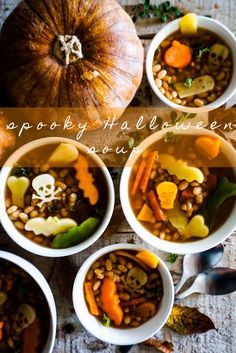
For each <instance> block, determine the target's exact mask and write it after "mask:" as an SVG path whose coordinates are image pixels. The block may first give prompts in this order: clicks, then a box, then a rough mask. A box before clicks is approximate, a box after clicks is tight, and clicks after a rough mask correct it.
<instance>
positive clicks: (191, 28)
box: [179, 13, 198, 35]
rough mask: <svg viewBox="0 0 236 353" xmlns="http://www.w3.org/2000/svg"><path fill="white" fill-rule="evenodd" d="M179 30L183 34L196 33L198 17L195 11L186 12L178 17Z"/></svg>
mask: <svg viewBox="0 0 236 353" xmlns="http://www.w3.org/2000/svg"><path fill="white" fill-rule="evenodd" d="M179 24H180V31H181V33H182V34H183V35H195V34H197V27H198V17H197V15H196V14H195V13H187V14H186V15H185V16H183V17H182V18H181V19H180V23H179Z"/></svg>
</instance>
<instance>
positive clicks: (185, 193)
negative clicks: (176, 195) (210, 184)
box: [181, 188, 194, 199]
mask: <svg viewBox="0 0 236 353" xmlns="http://www.w3.org/2000/svg"><path fill="white" fill-rule="evenodd" d="M181 196H182V197H183V198H185V199H189V198H191V197H194V194H193V190H192V189H191V188H187V189H185V190H184V191H183V192H182V194H181Z"/></svg>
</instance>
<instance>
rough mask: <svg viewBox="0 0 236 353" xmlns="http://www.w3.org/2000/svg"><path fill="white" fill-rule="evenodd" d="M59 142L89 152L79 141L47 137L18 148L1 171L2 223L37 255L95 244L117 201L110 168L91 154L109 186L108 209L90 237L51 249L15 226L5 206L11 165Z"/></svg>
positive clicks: (56, 254) (70, 251)
mask: <svg viewBox="0 0 236 353" xmlns="http://www.w3.org/2000/svg"><path fill="white" fill-rule="evenodd" d="M58 142H59V143H62V142H66V143H71V144H73V145H75V146H76V147H77V148H78V149H79V150H80V151H82V152H83V153H85V154H86V153H87V147H86V146H85V145H83V144H81V143H79V142H77V141H74V140H71V139H67V138H62V137H46V138H42V139H39V140H35V141H32V142H29V143H27V144H26V145H24V146H22V147H20V148H19V149H18V150H16V151H15V152H14V153H13V154H12V155H11V156H10V158H9V159H8V160H7V161H6V162H5V164H4V166H3V167H2V170H1V173H0V221H1V223H2V226H3V228H4V229H5V231H6V232H7V234H8V235H9V236H10V237H11V238H12V239H13V240H14V241H15V242H16V243H17V244H18V245H20V246H21V247H22V248H24V249H25V250H28V251H30V252H32V253H34V254H37V255H41V256H48V257H61V256H68V255H72V254H76V253H78V252H80V251H82V250H84V249H86V248H88V247H89V246H90V245H91V244H93V243H94V242H95V241H96V240H97V239H98V238H99V237H100V236H101V235H102V234H103V233H104V231H105V229H106V228H107V226H108V224H109V222H110V219H111V216H112V213H113V209H114V202H115V193H114V186H113V182H112V178H111V176H110V174H109V172H108V169H107V168H106V166H105V164H104V163H103V161H102V160H101V159H100V158H99V157H98V156H97V155H96V154H90V155H89V156H90V158H92V159H93V160H94V161H95V163H96V165H98V166H99V167H100V168H101V169H102V172H103V174H104V177H105V180H106V183H107V188H108V203H107V210H106V213H105V215H104V218H103V221H102V222H101V224H100V225H99V227H98V229H97V230H96V231H95V233H94V234H93V235H91V236H90V237H89V238H88V239H86V240H85V241H83V242H82V243H80V244H77V245H75V246H73V247H70V248H67V249H51V248H46V247H43V246H41V245H38V244H36V243H34V242H33V241H31V240H29V239H28V238H26V237H25V236H24V235H22V234H21V233H20V232H19V231H18V230H17V229H16V228H15V226H14V224H13V222H12V221H11V220H10V218H9V217H8V215H7V212H6V206H5V189H6V182H7V178H8V176H9V174H10V172H11V169H12V168H11V166H12V165H13V164H14V163H15V161H17V160H19V158H20V157H22V156H23V155H24V154H25V153H26V152H28V151H30V150H32V149H34V148H37V147H40V146H43V145H46V144H55V143H58Z"/></svg>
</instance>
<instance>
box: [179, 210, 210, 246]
mask: <svg viewBox="0 0 236 353" xmlns="http://www.w3.org/2000/svg"><path fill="white" fill-rule="evenodd" d="M179 232H180V234H181V236H182V239H184V240H187V239H191V238H196V237H197V238H205V237H206V236H207V235H208V234H209V228H208V227H207V226H206V225H205V223H204V218H203V216H201V215H196V216H194V217H193V218H192V219H191V220H190V221H189V223H188V224H187V226H186V227H185V228H184V229H180V230H179Z"/></svg>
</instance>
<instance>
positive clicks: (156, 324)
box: [73, 244, 174, 346]
mask: <svg viewBox="0 0 236 353" xmlns="http://www.w3.org/2000/svg"><path fill="white" fill-rule="evenodd" d="M121 249H123V250H125V249H127V250H129V249H130V250H144V249H143V248H141V247H140V246H137V245H132V244H115V245H109V246H106V247H105V248H103V249H100V250H98V251H96V252H95V253H94V254H93V255H91V256H90V257H89V258H88V259H87V260H86V261H85V262H84V263H83V265H82V266H81V268H80V269H79V271H78V273H77V276H76V278H75V282H74V287H73V304H74V308H75V312H76V314H77V316H78V319H79V321H80V322H81V324H82V325H83V326H84V327H85V329H86V330H87V331H89V332H90V333H91V334H92V335H93V336H95V337H97V338H98V339H100V340H102V341H105V342H108V343H111V344H116V345H120V346H121V345H131V344H136V343H139V342H142V341H145V340H146V339H148V338H149V337H151V336H153V335H154V334H155V333H157V332H158V331H160V329H161V328H162V327H163V326H164V324H165V322H166V321H167V319H168V317H169V315H170V313H171V310H172V306H173V302H174V285H173V281H172V277H171V275H170V272H169V270H168V268H167V266H166V265H165V263H164V262H163V261H162V260H161V259H160V258H159V265H158V269H159V271H160V274H161V278H162V281H163V289H164V295H163V298H162V301H161V305H160V308H159V310H158V312H157V314H156V315H155V316H153V317H152V318H151V319H150V320H148V321H147V322H145V323H144V324H142V325H141V326H139V327H137V328H130V329H119V328H114V327H105V326H104V325H102V323H101V322H100V321H99V320H97V319H96V318H95V317H94V316H93V315H91V314H90V312H89V310H88V308H87V305H86V301H85V298H84V289H83V284H84V281H85V277H86V275H87V272H88V270H89V269H90V267H91V266H92V264H93V263H94V262H95V261H96V260H98V259H99V258H100V257H101V256H103V255H105V254H107V253H109V252H111V251H116V250H121Z"/></svg>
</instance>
